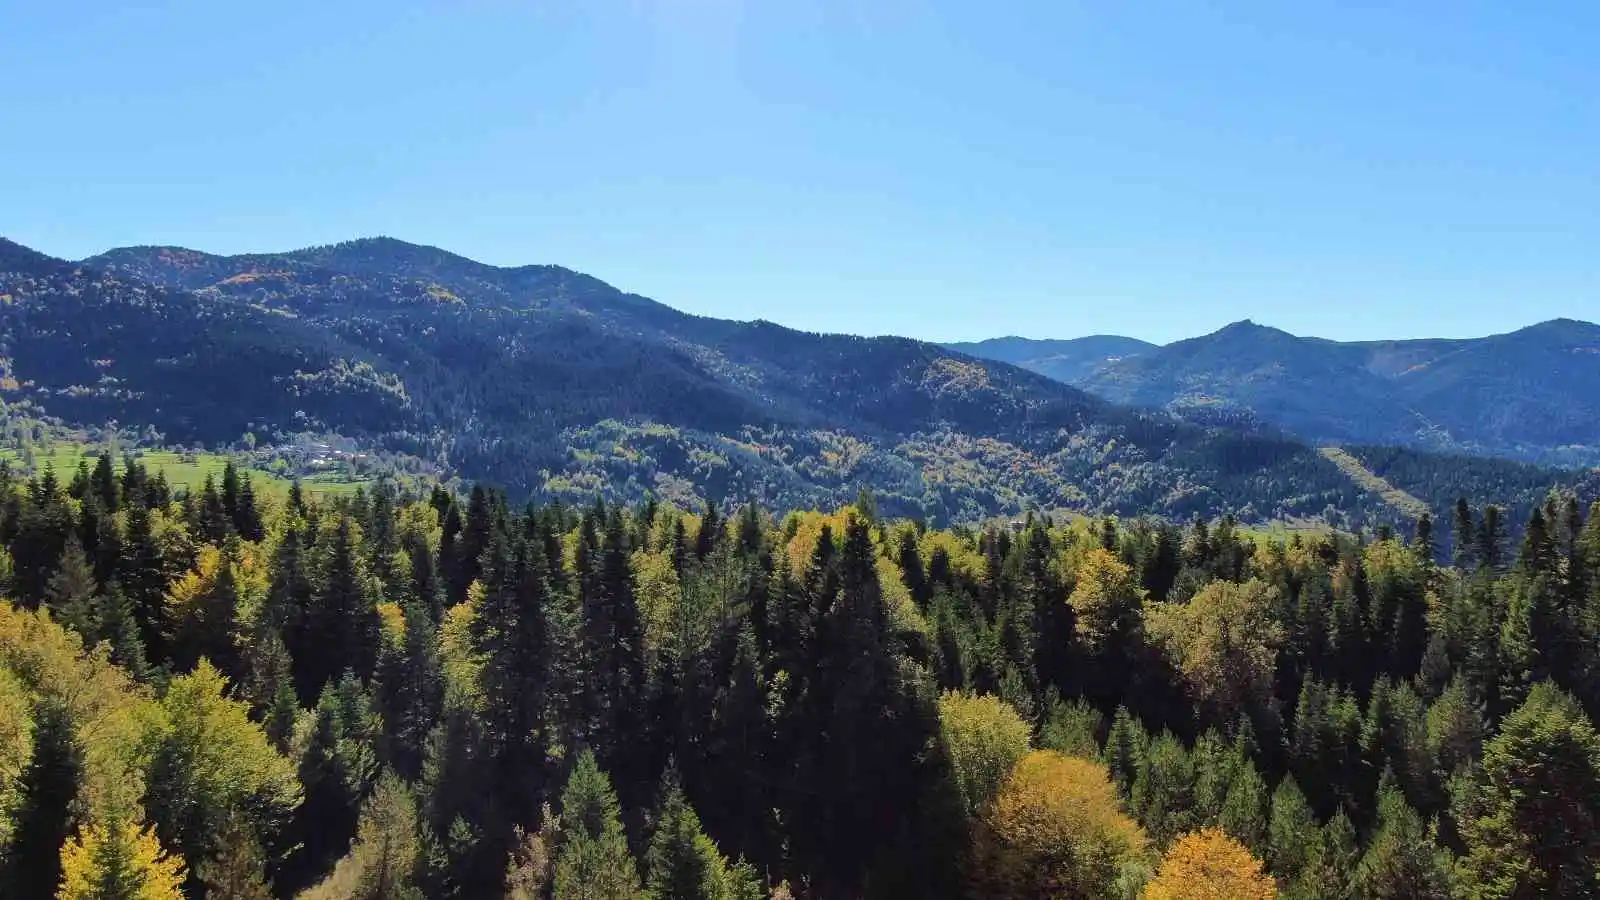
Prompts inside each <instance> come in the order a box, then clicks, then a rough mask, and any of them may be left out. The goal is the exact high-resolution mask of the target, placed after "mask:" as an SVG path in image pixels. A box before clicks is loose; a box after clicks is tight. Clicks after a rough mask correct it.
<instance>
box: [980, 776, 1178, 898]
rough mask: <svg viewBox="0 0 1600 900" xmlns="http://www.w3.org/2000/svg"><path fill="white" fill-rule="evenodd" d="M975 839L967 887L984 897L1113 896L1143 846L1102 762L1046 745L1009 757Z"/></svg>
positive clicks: (1130, 875) (1140, 858)
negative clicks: (970, 882) (1014, 759)
mask: <svg viewBox="0 0 1600 900" xmlns="http://www.w3.org/2000/svg"><path fill="white" fill-rule="evenodd" d="M975 844H976V846H975V847H974V853H973V864H974V865H973V873H972V878H973V882H974V883H973V888H974V893H975V895H976V896H980V897H986V898H991V900H1007V898H1016V900H1022V898H1029V900H1031V898H1035V897H1083V898H1091V900H1093V898H1101V897H1114V896H1118V895H1119V894H1120V893H1121V886H1122V885H1125V884H1127V883H1128V881H1129V880H1130V879H1136V878H1137V877H1138V876H1139V873H1140V872H1141V871H1142V870H1143V867H1144V865H1145V863H1144V860H1145V854H1146V853H1147V852H1148V851H1147V847H1148V843H1147V841H1146V839H1145V835H1144V831H1143V830H1141V829H1140V828H1139V826H1138V825H1137V824H1135V823H1134V822H1133V820H1132V819H1129V818H1128V817H1127V816H1126V815H1125V814H1124V813H1123V812H1122V809H1121V808H1120V807H1119V806H1118V801H1117V789H1116V787H1115V786H1113V785H1112V783H1111V777H1110V775H1109V773H1108V772H1107V771H1106V768H1105V766H1103V765H1100V764H1099V763H1097V762H1093V761H1090V760H1087V759H1081V758H1078V757H1075V756H1065V755H1063V754H1060V753H1056V752H1053V751H1050V750H1038V751H1034V752H1033V753H1029V754H1028V755H1027V756H1024V757H1023V758H1022V759H1021V760H1019V761H1018V762H1017V764H1016V766H1015V767H1014V768H1013V769H1012V770H1011V774H1010V775H1009V776H1007V778H1006V780H1005V783H1004V784H1002V785H1001V786H1000V791H999V793H998V794H996V795H995V798H994V800H993V801H992V802H991V803H990V804H989V807H988V809H987V811H986V812H985V815H984V817H983V819H982V820H981V821H980V822H979V824H978V828H977V830H976V837H975ZM1135 883H1137V882H1135Z"/></svg>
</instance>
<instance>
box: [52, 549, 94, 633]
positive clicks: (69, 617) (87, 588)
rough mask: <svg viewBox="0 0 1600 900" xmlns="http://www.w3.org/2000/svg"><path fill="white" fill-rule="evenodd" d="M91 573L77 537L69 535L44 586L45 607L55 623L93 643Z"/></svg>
mask: <svg viewBox="0 0 1600 900" xmlns="http://www.w3.org/2000/svg"><path fill="white" fill-rule="evenodd" d="M95 592H96V591H95V580H94V570H93V569H91V568H90V567H89V559H88V557H86V556H85V555H84V552H83V545H82V544H81V543H80V542H79V540H78V536H77V535H76V534H71V535H68V537H67V540H66V546H65V548H64V549H63V550H62V551H61V559H60V561H59V562H58V563H57V564H56V572H55V574H54V575H52V576H51V577H50V581H49V584H48V585H47V586H46V587H45V605H46V606H47V607H49V609H50V613H51V614H52V615H53V616H55V619H56V621H58V622H60V623H61V624H62V625H64V626H66V627H67V628H70V629H72V630H73V631H76V632H78V633H79V634H81V635H84V637H85V638H87V639H90V640H92V639H93V635H94V624H95V623H94V608H93V602H92V601H93V598H94V595H95Z"/></svg>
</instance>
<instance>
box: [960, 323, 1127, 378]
mask: <svg viewBox="0 0 1600 900" xmlns="http://www.w3.org/2000/svg"><path fill="white" fill-rule="evenodd" d="M945 346H946V347H949V348H950V349H951V350H955V351H957V352H959V353H965V354H967V355H968V356H976V357H978V358H979V359H992V360H995V361H997V362H1004V363H1010V364H1012V365H1014V366H1021V367H1022V368H1024V369H1027V370H1028V371H1030V372H1038V373H1039V374H1040V375H1044V376H1047V377H1049V378H1054V379H1055V380H1057V381H1064V382H1066V383H1068V384H1073V383H1075V382H1077V381H1078V380H1079V379H1082V378H1087V377H1089V376H1090V375H1092V374H1094V373H1095V372H1097V371H1099V370H1100V369H1103V368H1105V367H1106V366H1108V365H1110V364H1111V363H1114V362H1117V361H1119V360H1123V359H1127V358H1129V357H1133V356H1138V355H1139V354H1141V353H1145V352H1148V351H1150V350H1154V349H1156V345H1155V344H1152V343H1149V342H1147V341H1141V340H1139V339H1138V338H1130V337H1122V336H1120V335H1114V334H1096V335H1090V336H1088V337H1081V338H1073V339H1071V340H1064V341H1059V340H1036V339H1034V338H1024V337H1015V336H1012V337H1002V338H990V339H989V340H986V341H970V342H966V343H953V344H945Z"/></svg>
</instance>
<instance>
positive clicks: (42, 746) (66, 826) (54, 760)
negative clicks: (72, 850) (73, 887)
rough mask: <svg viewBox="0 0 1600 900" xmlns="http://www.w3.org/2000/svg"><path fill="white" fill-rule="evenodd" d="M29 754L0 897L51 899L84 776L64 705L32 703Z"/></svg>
mask: <svg viewBox="0 0 1600 900" xmlns="http://www.w3.org/2000/svg"><path fill="white" fill-rule="evenodd" d="M33 721H34V725H33V753H32V755H31V756H30V757H29V759H28V765H27V768H25V769H23V771H22V773H21V775H20V776H19V777H18V780H17V783H18V786H19V788H20V790H19V792H18V793H19V797H18V803H17V808H16V810H15V811H14V812H13V813H12V821H13V822H14V823H15V825H14V827H13V828H12V832H11V844H10V846H9V847H6V848H5V854H4V856H3V857H0V898H4V900H50V898H53V897H55V895H56V885H57V883H58V882H60V881H61V848H62V845H63V844H65V843H66V840H67V837H68V836H69V835H70V834H72V830H73V828H74V826H75V823H76V816H75V814H74V808H75V805H76V804H75V800H76V798H77V796H78V783H79V781H80V780H81V779H82V778H83V767H84V757H83V748H82V747H81V746H80V745H79V743H78V740H77V737H76V736H75V735H74V734H73V728H72V720H71V718H70V714H69V713H68V712H67V709H66V708H65V707H64V706H62V705H60V704H58V703H54V702H49V701H42V702H39V703H37V704H35V706H34V713H33Z"/></svg>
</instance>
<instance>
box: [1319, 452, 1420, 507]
mask: <svg viewBox="0 0 1600 900" xmlns="http://www.w3.org/2000/svg"><path fill="white" fill-rule="evenodd" d="M1317 452H1319V453H1321V454H1322V455H1323V456H1324V457H1326V458H1327V460H1328V461H1329V462H1331V463H1333V464H1334V465H1336V466H1338V467H1339V471H1341V472H1343V473H1345V474H1346V475H1349V476H1350V478H1351V480H1353V481H1354V482H1355V483H1356V484H1359V485H1361V486H1362V487H1363V488H1365V489H1366V490H1369V491H1371V492H1373V493H1374V494H1377V495H1378V496H1380V497H1382V498H1383V502H1385V503H1387V504H1389V505H1390V506H1392V507H1394V508H1395V510H1397V511H1398V512H1400V513H1401V514H1403V515H1405V516H1406V517H1407V518H1410V519H1417V518H1420V517H1421V516H1422V514H1423V513H1426V512H1428V504H1426V503H1424V502H1423V501H1422V500H1421V499H1419V498H1417V497H1416V496H1414V495H1412V494H1408V493H1406V492H1405V491H1402V490H1400V489H1399V488H1397V487H1395V486H1394V485H1392V484H1390V483H1389V482H1387V481H1385V480H1384V479H1383V478H1382V477H1381V476H1379V475H1378V473H1376V472H1374V471H1372V470H1371V469H1369V468H1367V467H1366V466H1364V465H1362V464H1361V460H1359V459H1356V458H1355V457H1354V456H1351V455H1350V454H1348V453H1346V452H1344V451H1343V450H1341V449H1339V448H1338V447H1323V448H1321V449H1320V450H1318V451H1317Z"/></svg>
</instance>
